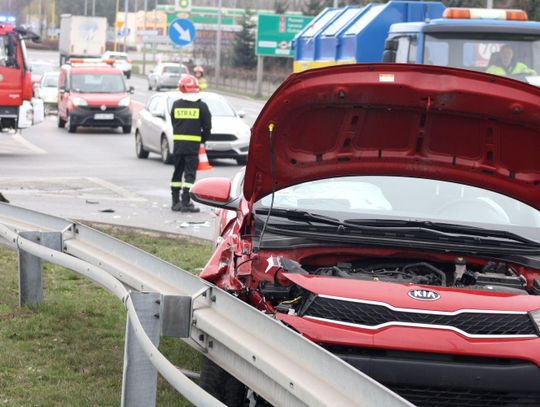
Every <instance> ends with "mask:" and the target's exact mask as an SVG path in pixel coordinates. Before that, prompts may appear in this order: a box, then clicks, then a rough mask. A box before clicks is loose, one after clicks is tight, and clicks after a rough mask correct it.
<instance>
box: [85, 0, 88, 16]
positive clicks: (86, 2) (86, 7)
mask: <svg viewBox="0 0 540 407" xmlns="http://www.w3.org/2000/svg"><path fill="white" fill-rule="evenodd" d="M84 15H85V16H87V15H88V0H84Z"/></svg>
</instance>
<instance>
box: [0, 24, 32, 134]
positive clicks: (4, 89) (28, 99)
mask: <svg viewBox="0 0 540 407" xmlns="http://www.w3.org/2000/svg"><path fill="white" fill-rule="evenodd" d="M25 39H30V40H32V41H38V40H39V36H38V35H37V34H34V33H32V32H30V31H28V30H26V29H24V28H20V27H15V25H14V20H13V19H12V18H6V17H0V130H5V129H24V128H28V127H30V126H32V125H34V124H36V123H39V122H40V121H42V120H43V101H42V100H41V99H38V98H34V97H33V92H32V78H31V73H30V71H29V69H28V66H27V60H28V58H27V55H26V48H25V44H24V40H25Z"/></svg>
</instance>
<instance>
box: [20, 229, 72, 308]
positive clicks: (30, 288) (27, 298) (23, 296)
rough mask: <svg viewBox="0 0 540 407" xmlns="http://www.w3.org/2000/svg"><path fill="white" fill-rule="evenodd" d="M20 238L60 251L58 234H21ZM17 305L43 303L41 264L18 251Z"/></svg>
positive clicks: (30, 255) (37, 258) (60, 245)
mask: <svg viewBox="0 0 540 407" xmlns="http://www.w3.org/2000/svg"><path fill="white" fill-rule="evenodd" d="M20 236H21V237H22V238H24V239H28V240H30V241H32V242H35V243H39V244H41V245H42V246H45V247H48V248H50V249H53V250H58V251H62V234H61V233H60V232H21V233H20ZM18 255H19V305H21V306H23V305H39V304H42V303H43V279H42V270H43V262H42V260H41V259H40V258H39V257H36V256H34V255H32V254H29V253H27V252H25V251H24V250H21V249H19V251H18Z"/></svg>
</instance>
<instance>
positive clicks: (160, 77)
mask: <svg viewBox="0 0 540 407" xmlns="http://www.w3.org/2000/svg"><path fill="white" fill-rule="evenodd" d="M182 75H189V70H188V69H187V66H185V65H183V64H178V63H172V62H166V63H161V64H158V65H157V66H156V67H155V68H154V70H153V71H152V72H150V74H149V75H148V90H152V89H155V90H156V91H160V90H161V89H163V88H169V89H176V87H177V84H178V81H179V80H180V78H181V77H182Z"/></svg>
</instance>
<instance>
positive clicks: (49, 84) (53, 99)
mask: <svg viewBox="0 0 540 407" xmlns="http://www.w3.org/2000/svg"><path fill="white" fill-rule="evenodd" d="M59 75H60V73H59V72H47V73H44V74H43V76H42V77H41V81H40V82H39V88H38V90H37V96H38V97H39V98H40V99H42V100H43V105H44V108H45V113H48V112H51V111H55V110H56V109H57V106H58V77H59Z"/></svg>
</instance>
